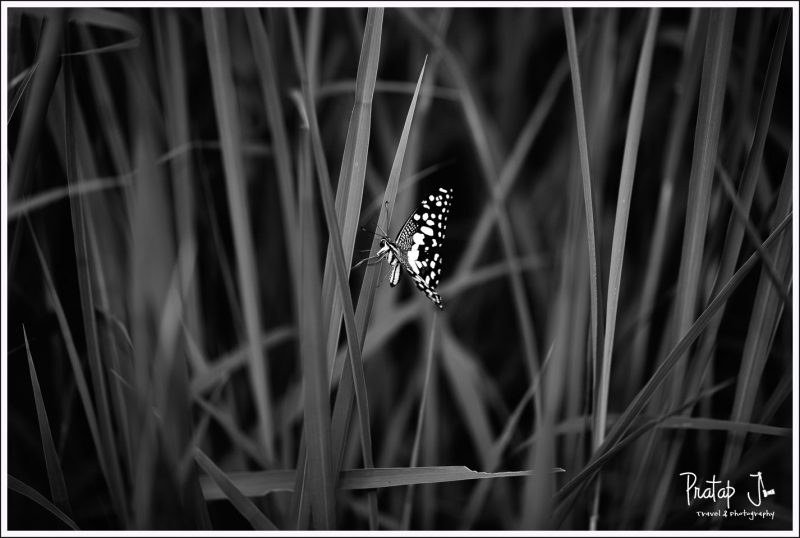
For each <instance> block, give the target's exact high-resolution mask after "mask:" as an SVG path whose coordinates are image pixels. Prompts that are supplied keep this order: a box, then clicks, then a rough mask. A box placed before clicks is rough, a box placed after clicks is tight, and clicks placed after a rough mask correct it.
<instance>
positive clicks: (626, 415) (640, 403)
mask: <svg viewBox="0 0 800 538" xmlns="http://www.w3.org/2000/svg"><path fill="white" fill-rule="evenodd" d="M791 221H792V216H791V214H790V215H788V216H786V218H784V219H783V220H782V221H781V222H780V224H778V225H777V226H776V227H775V229H774V230H773V232H772V233H771V234H770V236H769V237H768V238H767V239H766V240H765V241H764V243H763V245H762V248H764V249H766V248H768V247H770V246H771V245H772V244H773V243H775V242H776V241H777V240H778V239H779V238H780V237H782V234H783V232H784V230H785V228H786V227H787V226H788V225H789V223H790V222H791ZM758 259H759V258H758V252H756V253H754V254H753V255H751V256H750V257H749V258H748V259H747V261H745V262H744V264H742V266H741V267H739V269H738V270H737V271H736V273H734V274H733V276H732V277H731V279H730V280H729V281H728V282H727V284H725V286H723V288H722V289H721V290H720V292H719V293H718V294H717V295H716V296H715V297H714V299H713V300H712V301H711V302H710V303H709V304H708V306H707V307H706V309H705V310H704V311H703V313H702V314H701V315H700V316H699V317H698V318H697V320H695V322H694V323H693V324H692V325H691V327H689V330H688V331H686V334H685V335H684V336H683V338H681V339H680V340H679V341H678V343H677V344H676V345H675V347H673V348H672V350H671V351H670V352H669V354H667V356H666V357H665V358H664V360H663V361H661V364H659V366H658V368H657V369H656V371H655V372H653V375H652V376H651V377H650V379H649V380H648V381H647V383H646V384H645V385H644V386H643V387H642V388H641V390H640V391H639V393H638V394H637V395H636V397H635V398H634V399H633V401H632V402H631V403H630V404H628V406H627V407H626V408H625V411H624V412H623V413H622V415H621V416H620V418H619V420H618V421H617V422H615V423H614V425H613V426H612V427H611V430H610V431H609V433H608V435H607V436H606V439H605V441H603V444H602V445H601V446H600V447H599V448H598V449H597V450H595V452H594V456H593V457H592V460H591V461H590V462H589V463H587V465H586V466H585V467H584V468H583V469H582V470H581V471H580V472H578V473H577V474H576V475H575V476H574V477H573V478H572V479H571V480H570V481H569V482H567V484H565V485H564V486H563V487H562V488H561V489H560V490H559V491H558V492H557V493H556V500H557V501H558V502H560V503H563V502H566V500H567V499H568V498H569V497H570V496H571V495H573V494H574V493H575V492H576V491H577V488H579V487H582V486H583V485H584V483H585V482H586V481H587V480H588V479H590V478H591V475H593V474H594V472H596V470H597V465H596V464H597V462H598V460H599V459H600V458H601V457H602V458H605V457H607V456H608V455H609V454H610V452H611V451H612V450H613V451H616V450H617V449H618V447H617V444H618V443H619V441H620V439H621V438H622V437H623V436H625V434H626V433H627V432H629V431H630V428H631V426H632V425H633V422H634V420H635V419H636V418H637V417H638V416H639V415H640V414H641V412H642V410H643V409H644V407H645V406H646V405H647V403H648V401H649V400H650V399H651V398H652V397H653V395H654V394H655V392H656V390H657V389H658V388H659V387H660V386H661V385H662V383H663V382H664V380H665V379H666V378H667V377H668V376H669V375H670V374H671V372H672V369H673V367H674V366H675V363H676V362H678V360H680V358H681V357H682V356H683V353H685V352H686V350H687V349H688V348H689V347H690V346H691V345H692V344H693V343H694V342H695V340H697V338H698V337H699V336H700V334H702V332H703V330H704V329H705V328H706V326H707V325H708V324H709V322H710V321H711V318H712V317H713V316H714V314H716V312H717V311H718V310H719V309H720V308H721V307H722V306H723V305H724V304H725V302H726V301H727V300H728V299H729V298H730V296H731V295H732V294H733V292H734V291H736V289H737V288H738V287H739V285H740V284H741V283H742V281H743V280H744V278H745V276H747V274H748V273H749V272H750V270H752V269H753V267H754V266H755V265H756V262H757V261H758ZM642 433H644V432H642Z"/></svg>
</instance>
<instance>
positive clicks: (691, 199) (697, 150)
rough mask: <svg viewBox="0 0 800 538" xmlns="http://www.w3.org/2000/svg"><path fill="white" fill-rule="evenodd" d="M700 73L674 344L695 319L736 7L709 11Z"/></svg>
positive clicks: (678, 385)
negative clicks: (707, 30) (698, 101)
mask: <svg viewBox="0 0 800 538" xmlns="http://www.w3.org/2000/svg"><path fill="white" fill-rule="evenodd" d="M709 17H710V19H709V33H708V37H707V40H706V50H705V58H704V61H703V73H702V78H701V83H700V105H699V109H698V112H697V128H696V131H695V139H694V153H693V156H692V170H691V174H690V177H689V193H688V207H687V208H686V225H685V228H684V236H683V246H682V251H681V264H680V269H679V271H678V296H677V298H676V313H675V316H676V317H675V321H674V324H675V325H674V333H673V340H678V339H680V338H681V337H682V336H683V335H684V334H685V333H686V329H687V328H688V327H689V326H690V325H691V324H692V321H693V320H694V319H695V312H696V311H697V305H698V302H699V300H698V294H699V287H700V283H701V282H702V280H703V279H702V278H701V275H700V271H701V268H702V262H703V251H704V245H705V237H706V229H707V224H708V212H709V207H710V204H711V201H710V197H711V184H712V180H713V178H714V164H715V162H716V160H717V146H718V144H719V131H720V125H721V124H722V106H723V104H724V101H725V86H726V85H725V82H726V79H727V75H728V59H729V57H730V49H731V39H732V36H733V24H734V20H735V17H736V10H735V9H714V10H712V11H711V13H710V16H709ZM684 371H685V361H679V362H678V364H677V366H676V369H675V372H674V374H673V378H672V379H673V384H672V390H671V392H672V399H671V401H672V402H673V403H675V402H676V401H678V400H677V398H679V395H680V394H681V393H682V392H683V390H682V387H683V384H684V381H685V379H684Z"/></svg>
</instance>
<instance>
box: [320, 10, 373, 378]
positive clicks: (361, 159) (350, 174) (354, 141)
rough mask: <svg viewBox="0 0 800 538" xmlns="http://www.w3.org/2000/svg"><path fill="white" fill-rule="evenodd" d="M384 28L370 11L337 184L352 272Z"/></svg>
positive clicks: (328, 302)
mask: <svg viewBox="0 0 800 538" xmlns="http://www.w3.org/2000/svg"><path fill="white" fill-rule="evenodd" d="M382 26H383V8H370V9H369V10H367V21H366V24H365V27H364V37H363V41H362V44H361V55H360V57H359V60H358V73H357V75H356V91H355V103H354V104H353V111H352V113H351V115H350V124H349V126H348V129H347V138H346V140H345V145H344V153H343V154H342V168H341V170H340V171H339V181H338V183H337V185H338V187H337V190H336V204H335V208H336V215H337V218H338V220H337V223H338V225H339V229H340V230H341V233H342V235H341V241H342V250H343V253H344V260H345V262H346V268H347V269H349V268H350V260H351V259H352V258H353V248H354V247H355V240H356V231H357V230H358V222H359V218H360V215H361V200H362V197H363V194H364V179H365V177H366V170H367V168H366V165H367V151H368V149H369V141H370V127H371V120H372V97H373V94H374V93H375V80H376V79H377V75H378V59H379V58H380V50H381V35H382V32H381V29H382ZM333 256H334V253H333V246H332V245H331V244H329V245H328V251H327V255H326V258H325V272H324V276H323V281H322V308H323V312H325V313H326V315H327V313H328V312H330V318H329V319H328V326H327V330H328V332H327V335H328V336H327V342H326V345H325V352H326V357H329V358H330V360H331V361H333V357H334V356H335V352H336V345H337V343H338V342H339V330H340V327H341V316H342V304H341V301H340V299H339V296H338V295H337V294H335V293H334V292H335V285H334V283H335V282H336V281H335V274H334V271H333V269H334V268H333V266H332V264H333V263H334V258H333ZM331 364H332V362H331Z"/></svg>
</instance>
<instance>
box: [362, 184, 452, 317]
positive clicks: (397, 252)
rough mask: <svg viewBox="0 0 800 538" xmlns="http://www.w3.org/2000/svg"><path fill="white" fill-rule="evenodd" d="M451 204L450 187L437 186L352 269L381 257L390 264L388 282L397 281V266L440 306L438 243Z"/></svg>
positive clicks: (441, 307)
mask: <svg viewBox="0 0 800 538" xmlns="http://www.w3.org/2000/svg"><path fill="white" fill-rule="evenodd" d="M452 203H453V189H451V188H447V189H446V188H444V187H440V188H439V190H438V192H436V193H434V194H431V195H430V196H428V197H427V198H425V199H424V200H423V201H422V202H421V203H420V204H419V206H417V209H416V210H415V211H414V212H413V213H412V214H411V216H410V217H408V220H406V223H405V224H403V227H402V228H400V232H399V233H398V234H397V237H396V238H395V240H394V241H392V240H391V239H390V238H389V236H388V235H386V234H385V233H381V234H380V237H381V241H380V249H379V250H378V252H377V253H376V254H375V256H372V257H370V258H367V259H365V260H362V261H360V262H359V263H357V264H356V265H355V266H354V267H353V269H355V268H356V267H358V266H359V265H361V264H362V263H364V262H369V261H370V260H377V261H380V260H382V259H385V260H386V261H387V262H388V263H389V266H390V267H391V276H390V278H389V285H390V286H392V287H394V286H397V283H398V282H400V267H402V268H403V269H405V270H406V272H407V273H408V274H409V275H410V276H411V278H412V279H414V284H416V286H417V287H418V288H419V289H420V291H422V292H424V293H425V295H426V296H427V297H428V299H430V300H431V301H433V303H434V304H435V305H436V306H438V307H439V308H440V309H444V307H443V306H442V298H441V297H440V296H439V294H438V293H436V286H438V285H439V277H440V276H441V274H442V255H441V250H442V243H443V241H444V238H445V230H446V229H447V217H448V216H449V214H450V207H451V205H452Z"/></svg>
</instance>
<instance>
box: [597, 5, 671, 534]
mask: <svg viewBox="0 0 800 538" xmlns="http://www.w3.org/2000/svg"><path fill="white" fill-rule="evenodd" d="M660 13H661V11H660V9H658V8H655V9H651V10H650V13H649V16H648V21H647V30H646V31H645V36H644V43H643V44H642V52H641V55H640V56H639V65H638V67H637V69H636V82H635V83H634V89H633V97H632V99H631V111H630V115H629V116H628V128H627V134H626V137H625V152H624V154H623V158H622V171H621V173H620V180H619V193H618V197H617V214H616V218H615V222H614V238H613V242H612V244H611V265H610V267H609V272H608V287H607V293H608V294H607V299H606V300H607V303H606V315H605V334H604V335H603V340H602V342H603V355H602V358H601V362H600V368H599V370H600V375H599V378H598V379H597V387H596V388H597V392H596V397H597V400H596V403H595V419H594V420H595V424H594V429H593V436H592V447H593V448H597V447H598V446H600V445H601V444H602V443H603V438H604V437H605V431H606V421H607V416H606V415H607V413H608V396H609V395H608V392H609V385H610V384H611V360H612V353H613V349H614V332H615V330H616V327H617V306H618V303H619V294H620V283H621V281H622V263H623V258H624V256H625V240H626V238H627V235H628V216H629V214H630V208H631V194H632V192H633V180H634V173H635V172H636V157H637V155H638V151H639V141H640V139H641V134H642V123H643V122H644V108H645V103H646V101H647V88H648V86H649V84H650V69H651V67H652V62H653V50H654V48H655V40H656V32H657V29H658V19H659V15H660ZM600 491H601V482H600V480H598V481H597V484H596V488H595V497H594V502H593V510H592V514H591V516H590V525H589V527H590V529H591V530H597V521H598V519H599V511H600Z"/></svg>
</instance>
